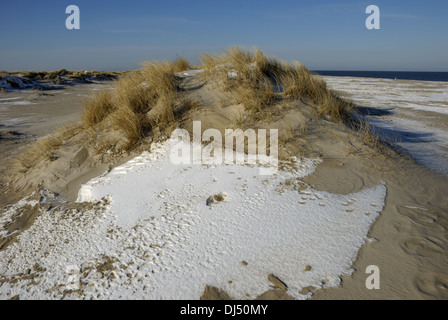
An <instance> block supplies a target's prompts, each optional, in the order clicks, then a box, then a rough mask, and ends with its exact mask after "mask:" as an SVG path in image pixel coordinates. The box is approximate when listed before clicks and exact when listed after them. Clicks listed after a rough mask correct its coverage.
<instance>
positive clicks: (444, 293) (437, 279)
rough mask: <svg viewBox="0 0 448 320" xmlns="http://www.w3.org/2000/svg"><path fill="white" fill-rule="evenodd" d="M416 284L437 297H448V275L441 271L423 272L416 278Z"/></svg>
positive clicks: (423, 290) (424, 291)
mask: <svg viewBox="0 0 448 320" xmlns="http://www.w3.org/2000/svg"><path fill="white" fill-rule="evenodd" d="M415 286H416V287H417V289H418V290H419V291H420V292H423V293H425V294H428V295H430V296H431V297H434V298H437V299H440V298H442V299H447V298H448V275H447V274H441V273H429V272H428V273H421V274H419V275H418V276H417V277H416V279H415Z"/></svg>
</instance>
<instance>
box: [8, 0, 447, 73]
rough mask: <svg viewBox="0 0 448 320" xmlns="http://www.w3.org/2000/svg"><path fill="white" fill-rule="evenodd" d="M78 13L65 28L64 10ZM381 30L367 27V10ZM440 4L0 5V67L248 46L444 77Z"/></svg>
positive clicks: (122, 63)
mask: <svg viewBox="0 0 448 320" xmlns="http://www.w3.org/2000/svg"><path fill="white" fill-rule="evenodd" d="M72 4H74V5H77V6H78V7H79V9H80V12H81V17H80V23H81V29H80V30H67V29H66V27H65V20H66V18H67V17H68V14H66V13H65V9H66V7H67V6H68V5H72ZM371 4H374V5H377V6H378V7H379V8H380V10H381V29H380V30H367V28H366V27H365V20H366V19H367V17H368V15H367V14H366V13H365V10H366V7H367V6H368V5H371ZM447 13H448V1H446V0H428V1H415V0H407V1H398V0H368V1H359V0H358V1H352V0H347V1H332V0H314V1H312V0H309V1H299V0H295V1H293V0H275V1H274V0H270V1H265V0H256V1H255V0H238V1H235V0H225V1H223V0H219V1H218V0H207V1H205V0H190V1H186V0H183V1H180V0H170V1H161V0H156V1H152V0H140V1H137V0H127V1H106V0H94V1H85V0H70V1H65V0H40V1H20V2H19V1H17V0H2V2H1V5H0V30H1V33H0V70H7V71H12V70H55V69H60V68H66V69H76V70H81V69H87V70H90V69H97V70H125V69H135V68H139V67H140V65H141V63H142V62H143V61H145V60H164V59H173V58H176V57H179V56H184V57H186V58H188V59H189V60H190V61H191V62H192V63H198V61H199V60H198V58H199V56H200V53H201V52H206V53H220V52H222V51H224V50H225V49H226V48H228V47H230V46H233V45H238V46H243V47H247V48H252V47H254V46H256V47H258V48H259V49H261V50H262V51H263V52H265V53H266V54H268V55H274V56H276V57H278V58H280V59H283V60H290V61H291V60H297V61H300V62H302V63H303V64H305V65H306V66H307V67H308V68H310V69H313V70H392V71H448V32H447V31H448V18H447Z"/></svg>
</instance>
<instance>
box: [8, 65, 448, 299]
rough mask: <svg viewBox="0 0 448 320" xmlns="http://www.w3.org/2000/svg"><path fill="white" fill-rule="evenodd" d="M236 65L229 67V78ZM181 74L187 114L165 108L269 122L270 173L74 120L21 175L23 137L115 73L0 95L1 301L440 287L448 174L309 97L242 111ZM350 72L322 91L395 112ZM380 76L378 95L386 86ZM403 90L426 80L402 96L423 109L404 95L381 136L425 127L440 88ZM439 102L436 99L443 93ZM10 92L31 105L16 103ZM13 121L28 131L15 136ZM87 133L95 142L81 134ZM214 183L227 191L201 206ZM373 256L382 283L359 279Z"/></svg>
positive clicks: (231, 121)
mask: <svg viewBox="0 0 448 320" xmlns="http://www.w3.org/2000/svg"><path fill="white" fill-rule="evenodd" d="M226 72H229V71H228V70H227V71H226ZM231 72H235V71H231ZM227 74H228V75H229V73H227ZM238 76H239V75H238V73H231V74H230V76H228V77H229V79H230V80H229V81H230V82H231V81H233V80H235V79H234V78H238ZM176 79H177V80H176V81H178V82H177V83H178V88H177V92H178V94H179V95H180V96H181V97H182V99H185V100H182V101H187V99H188V101H190V104H188V105H189V106H190V107H189V108H186V109H185V110H183V109H182V108H181V107H182V106H181V105H174V108H175V111H176V114H177V115H181V116H180V118H179V119H178V122H177V123H176V126H179V127H182V128H185V129H186V130H188V131H190V132H192V131H193V127H192V126H193V124H192V121H193V120H195V121H201V122H202V126H203V130H205V129H207V128H215V129H217V130H219V131H224V130H225V129H226V128H229V127H231V128H238V127H239V126H244V128H247V127H253V128H256V129H260V128H261V129H262V128H278V129H279V130H280V131H281V139H280V140H281V141H280V148H279V159H280V171H279V173H278V174H276V175H273V176H267V177H263V176H260V175H258V170H257V166H245V165H236V164H234V165H212V166H210V165H207V166H201V165H193V164H191V165H181V166H174V165H173V164H172V163H170V162H169V160H168V158H169V149H170V145H169V143H170V140H166V138H168V136H167V135H166V132H169V130H165V129H163V128H162V129H160V131H158V132H155V130H153V131H152V135H150V136H148V137H145V139H143V140H142V142H141V144H139V145H138V146H137V147H135V148H134V149H131V150H128V151H120V152H116V151H115V149H113V148H112V147H110V146H109V145H108V144H107V145H106V146H107V147H106V148H103V147H102V146H100V145H99V142H100V139H103V138H107V139H106V140H104V141H108V142H110V141H118V142H117V144H116V145H118V146H119V145H120V143H124V142H123V141H122V135H120V134H119V131H114V130H113V128H110V131H108V132H107V133H104V132H101V134H100V133H99V131H98V130H99V128H101V123H100V124H99V125H98V126H97V127H96V128H97V131H95V130H84V129H81V128H80V127H74V128H73V129H71V130H72V131H69V135H67V137H69V138H67V139H66V140H64V141H59V142H58V144H57V147H55V149H54V152H53V153H52V154H51V157H49V158H47V159H43V160H40V162H39V165H38V166H33V167H31V168H29V169H27V170H24V169H23V168H20V166H17V165H15V166H12V164H13V163H16V162H14V159H16V158H17V157H18V156H19V155H20V153H19V152H15V151H16V150H18V149H19V148H24V149H26V148H28V147H29V146H30V145H32V144H31V142H30V139H29V138H30V137H31V136H39V137H42V136H45V135H47V134H49V133H50V132H51V131H52V130H53V128H54V126H55V124H62V123H65V122H66V121H67V120H75V119H77V118H79V117H80V116H81V113H82V106H83V105H82V103H81V102H82V98H83V97H81V96H80V95H89V94H90V93H92V91H93V90H95V89H100V88H102V89H109V87H110V83H107V82H106V83H103V84H84V85H79V86H75V87H70V88H68V89H64V90H61V91H58V92H57V93H56V92H54V93H53V92H50V94H51V95H48V96H38V98H37V99H36V100H33V98H32V97H33V95H35V94H36V93H35V92H28V93H26V92H15V93H13V94H12V93H7V94H6V93H1V94H0V101H1V102H2V103H1V104H0V107H2V106H4V107H6V108H7V109H8V111H9V112H10V113H7V112H6V111H3V113H2V114H1V117H2V118H1V121H0V123H2V124H4V123H5V125H4V126H3V127H1V128H0V130H1V132H2V135H1V136H0V137H1V139H0V146H1V148H2V150H5V151H6V152H5V153H3V152H2V157H3V158H4V160H5V161H2V163H3V165H2V167H1V169H2V173H3V174H2V176H3V179H2V199H1V200H2V203H1V204H2V206H4V208H3V210H2V214H1V215H0V225H1V226H2V228H1V230H0V232H1V233H0V236H1V237H2V240H0V245H1V249H0V256H1V259H0V261H1V262H0V297H1V298H2V299H8V298H13V297H16V298H17V297H18V298H21V299H33V298H41V299H59V298H65V299H83V298H93V299H110V298H127V299H144V298H148V299H199V298H202V299H212V298H224V299H228V298H234V299H256V298H259V299H291V298H294V299H309V298H312V299H446V298H447V297H448V289H447V288H448V275H447V273H446V265H447V262H448V261H447V254H446V252H447V243H448V238H447V232H446V231H447V227H448V221H447V212H446V210H447V208H448V199H447V198H446V194H447V192H448V181H447V178H446V176H444V175H442V174H440V173H439V172H438V170H434V169H435V168H436V167H434V166H431V164H430V163H428V162H424V161H423V162H422V163H423V165H420V164H419V161H417V162H413V161H411V160H409V159H408V158H407V157H403V156H402V155H400V154H398V153H396V152H395V151H394V150H393V149H390V148H389V149H388V148H386V147H384V148H382V147H381V146H378V145H375V144H371V143H369V141H368V140H367V139H366V137H363V136H362V135H361V134H360V132H357V131H356V130H354V129H353V128H351V127H349V126H347V125H346V124H344V122H343V121H336V120H335V119H334V118H331V117H330V116H328V115H327V116H325V115H322V114H321V115H318V114H316V111H315V106H313V104H312V103H311V102H307V103H305V102H303V100H302V101H301V102H300V103H297V101H296V100H293V99H290V100H289V99H284V98H282V96H279V94H278V93H275V94H277V95H278V96H276V97H277V99H278V100H276V99H272V101H273V102H272V104H270V105H269V108H270V109H269V111H270V112H269V113H267V112H266V109H261V110H260V111H257V112H258V113H257V112H255V113H250V111H249V109H250V108H248V106H252V105H251V104H250V101H249V102H247V101H246V104H245V103H244V102H242V101H239V99H238V98H237V96H236V93H235V92H236V91H232V90H234V89H231V90H222V84H220V82H219V81H214V80H211V78H204V77H203V71H202V70H198V69H192V70H185V71H183V72H181V73H177V74H176ZM137 80H138V79H137ZM345 81H347V80H346V79H339V78H331V79H330V81H329V86H331V87H334V88H336V89H337V90H338V91H344V89H345V91H344V92H345V94H350V95H351V98H352V99H353V100H355V101H360V102H361V101H363V105H362V106H363V107H369V108H370V109H368V110H370V111H371V112H372V110H373V111H375V110H377V111H378V112H379V111H384V110H388V109H389V108H390V107H391V106H388V105H380V106H378V105H367V103H364V102H365V101H367V99H368V94H369V90H375V86H373V87H372V84H371V83H370V82H371V80H364V79H350V85H351V86H349V85H347V82H345ZM139 84H140V85H141V84H142V82H139ZM355 84H356V89H354V86H355ZM143 85H147V84H143ZM376 85H377V86H379V88H380V89H378V90H379V91H381V90H382V89H381V88H382V87H381V85H383V86H384V84H381V83H380V84H378V83H377V84H376ZM407 85H410V86H419V88H420V89H419V90H421V91H418V92H416V93H415V95H416V96H414V97H412V99H411V100H413V101H416V100H418V101H419V104H420V106H421V107H420V108H418V109H416V108H412V109H411V110H412V111H413V112H416V113H415V114H414V115H410V114H409V113H406V116H403V113H404V111H403V110H404V109H406V108H407V107H408V105H407V104H406V94H403V95H402V96H401V97H400V98H399V99H397V100H396V101H394V105H395V108H396V109H398V110H397V111H396V112H393V113H392V114H389V113H388V114H378V113H377V114H370V115H369V116H367V117H370V118H371V119H375V117H377V119H376V120H377V121H380V120H381V121H388V119H389V120H391V121H390V126H391V127H390V128H389V129H390V130H391V131H390V132H392V131H393V130H397V132H399V130H400V127H399V124H400V122H399V121H400V119H404V118H406V117H408V118H410V117H412V118H413V121H417V122H418V123H419V124H420V127H419V128H418V130H419V132H420V133H421V132H423V131H425V130H426V129H428V128H429V127H430V124H433V123H434V120H433V118H431V117H429V116H427V117H426V116H422V114H419V112H421V110H420V109H422V108H424V97H428V92H427V91H426V89H428V90H430V91H431V92H432V91H434V90H435V89H434V88H433V87H431V86H430V85H429V84H427V83H425V82H422V83H420V84H418V83H416V82H412V83H410V84H408V83H407V82H405V81H400V83H399V86H400V88H401V89H400V90H401V91H400V90H398V89H397V90H396V91H394V92H396V93H397V94H399V93H400V92H406V88H407V87H406V86H407ZM366 88H369V89H366ZM372 88H373V89H372ZM403 88H404V89H403ZM110 91H111V92H113V91H114V90H110ZM360 91H362V95H361V94H359V92H360ZM263 94H265V95H264V97H267V98H269V95H267V94H266V93H263ZM358 94H359V96H358ZM376 95H377V96H378V93H376ZM274 96H275V95H274ZM366 97H367V98H366ZM436 98H437V99H436ZM40 99H42V100H40ZM363 99H364V100H363ZM434 99H436V100H437V102H436V103H437V108H444V106H445V100H443V99H444V96H443V93H442V96H437V97H433V100H434ZM18 101H30V102H33V103H35V104H33V105H14V104H13V102H18ZM41 101H42V102H41ZM191 101H194V102H195V103H194V104H192V103H191ZM278 101H280V102H279V103H277V102H278ZM376 101H377V102H378V101H380V99H379V98H378V99H377V100H376ZM399 101H404V102H403V103H404V104H403V105H402V104H400V102H399ZM43 102H45V103H43ZM8 103H9V104H8ZM44 105H45V106H46V107H44ZM191 105H192V106H191ZM159 106H160V105H159ZM445 107H446V106H445ZM16 108H17V109H16ZM19 108H20V109H19ZM36 108H42V111H41V112H38V111H37V110H38V109H36ZM408 109H409V108H408ZM30 110H34V111H35V112H36V114H37V116H32V117H31V118H30V119H31V123H32V124H29V123H28V122H27V121H29V120H23V119H24V118H27V117H28V116H29V114H27V112H30ZM154 110H155V111H154ZM157 112H160V110H157V108H155V109H153V111H152V114H157ZM361 112H362V113H360V115H361V116H365V115H366V114H367V113H366V109H363V110H361ZM429 112H434V110H432V109H431V111H429ZM439 113H444V111H441V112H439ZM50 114H51V115H53V119H51V118H50V117H48V115H50ZM261 114H262V115H263V116H262V117H259V116H257V115H261ZM414 116H415V117H414ZM11 119H22V120H18V121H17V123H18V124H16V125H14V126H12V123H11V122H10V123H9V125H8V123H7V122H6V121H11ZM106 120H107V119H106ZM106 120H104V121H106ZM33 122H39V125H37V124H35V123H33ZM374 123H375V124H377V122H374ZM378 127H381V124H378ZM383 127H384V125H383ZM413 128H416V127H413ZM12 129H14V130H12ZM171 129H173V128H171ZM438 129H440V130H442V131H443V130H445V128H444V127H443V125H441V126H440V127H439V128H438ZM428 130H433V131H434V130H435V129H434V128H430V129H428ZM12 131H14V132H17V133H20V134H22V136H20V139H19V136H17V135H15V134H14V133H11V132H12ZM155 133H157V135H156V134H155ZM99 135H103V136H106V137H99ZM92 136H94V137H95V139H94V140H93V141H96V142H98V143H97V144H90V142H89V141H92ZM101 141H103V140H101ZM88 142H89V143H88ZM405 142H406V141H405ZM419 145H420V144H418V143H417V142H414V144H411V143H410V142H409V144H406V143H403V144H402V147H403V148H405V149H407V150H408V151H409V152H410V153H411V154H415V155H417V157H416V158H417V159H423V160H424V157H423V155H419V154H418V153H416V150H417V151H418V150H419V149H418V146H419ZM25 147H26V148H25ZM100 147H101V148H100ZM431 148H432V149H434V148H439V150H442V149H443V148H442V145H440V144H439V145H436V144H431ZM98 150H101V152H99V151H98ZM442 151H443V150H442ZM437 155H438V156H442V155H443V153H442V152H441V151H440V152H439V153H438V154H437ZM6 160H7V161H6ZM424 165H426V167H425V166H424ZM437 168H443V166H441V167H440V166H439V167H437ZM437 168H436V169H437ZM222 192H225V193H226V197H225V199H224V197H223V201H217V202H214V203H209V202H208V201H207V199H209V197H210V196H213V195H217V194H219V193H222ZM76 200H78V201H76ZM370 265H376V266H378V267H379V269H380V271H381V278H380V279H381V283H380V289H379V290H369V289H367V288H366V278H367V276H368V275H367V274H366V268H367V267H368V266H370Z"/></svg>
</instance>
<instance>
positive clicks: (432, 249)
mask: <svg viewBox="0 0 448 320" xmlns="http://www.w3.org/2000/svg"><path fill="white" fill-rule="evenodd" d="M401 248H402V249H403V250H404V251H405V252H406V253H407V254H410V255H418V256H421V257H432V256H435V255H439V254H443V252H444V251H443V249H442V248H441V247H440V245H439V244H437V243H436V240H435V239H434V240H432V239H429V238H426V239H417V238H415V239H408V240H406V241H404V242H403V243H402V244H401Z"/></svg>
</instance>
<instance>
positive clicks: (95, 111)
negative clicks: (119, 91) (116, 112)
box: [82, 91, 114, 127]
mask: <svg viewBox="0 0 448 320" xmlns="http://www.w3.org/2000/svg"><path fill="white" fill-rule="evenodd" d="M113 108H114V105H113V104H112V93H111V92H110V91H100V92H98V93H95V94H94V95H93V96H92V97H91V98H89V99H88V100H87V101H86V106H85V108H84V109H83V113H82V122H83V123H84V124H85V125H86V126H89V127H90V126H94V125H96V124H98V123H100V122H101V121H103V119H104V118H105V117H107V116H108V115H109V114H110V113H111V112H112V109H113Z"/></svg>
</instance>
